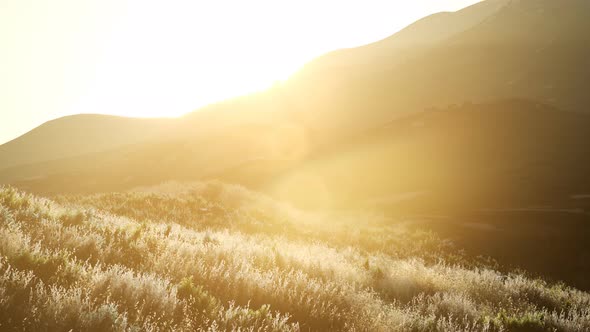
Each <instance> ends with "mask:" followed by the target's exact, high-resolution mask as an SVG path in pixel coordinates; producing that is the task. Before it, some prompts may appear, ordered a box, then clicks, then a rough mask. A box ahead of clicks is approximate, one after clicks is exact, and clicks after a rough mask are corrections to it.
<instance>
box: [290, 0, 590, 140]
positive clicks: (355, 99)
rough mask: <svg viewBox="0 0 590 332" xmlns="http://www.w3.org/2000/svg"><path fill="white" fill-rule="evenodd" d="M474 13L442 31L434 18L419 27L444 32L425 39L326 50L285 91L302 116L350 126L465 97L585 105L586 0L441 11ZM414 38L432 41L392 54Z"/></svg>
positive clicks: (588, 64)
mask: <svg viewBox="0 0 590 332" xmlns="http://www.w3.org/2000/svg"><path fill="white" fill-rule="evenodd" d="M492 5H493V6H492ZM481 8H483V9H486V10H484V11H482V10H481ZM466 11H467V12H466ZM471 11H475V12H476V13H477V14H478V15H477V18H478V19H477V20H475V19H472V20H467V21H468V22H469V24H462V25H460V28H461V29H459V28H457V29H448V30H445V29H437V27H438V24H437V23H436V21H437V20H438V19H437V18H436V16H435V17H431V18H429V19H424V20H423V21H420V22H419V23H417V24H418V25H425V26H428V27H429V28H430V29H427V28H426V27H422V28H420V29H417V30H419V31H431V30H432V31H434V30H441V31H443V33H442V36H444V37H442V38H435V39H434V40H427V39H426V40H424V39H422V38H421V34H420V33H417V34H415V36H412V34H411V31H412V29H410V28H408V29H406V31H402V32H400V33H399V34H396V35H394V36H392V37H390V38H389V39H386V40H384V41H382V42H378V43H376V44H372V45H369V46H365V47H361V48H357V49H351V50H342V51H338V52H335V53H334V54H332V55H327V56H325V57H323V58H321V59H320V60H318V61H317V62H316V63H312V64H311V65H310V66H308V67H307V68H304V69H303V70H302V71H301V72H300V73H299V74H298V75H296V76H295V77H294V78H293V79H292V80H291V81H290V82H288V84H287V87H286V88H285V91H286V92H285V93H286V94H288V95H289V98H290V99H291V100H296V101H297V102H296V103H297V105H298V111H299V112H301V113H305V112H309V113H313V114H317V115H315V116H316V118H321V119H322V121H321V123H323V124H326V126H329V127H330V128H345V129H343V130H344V131H349V130H350V128H358V126H360V125H365V126H367V127H371V126H374V125H375V124H379V123H383V121H388V120H391V119H393V118H395V117H396V116H399V115H400V114H403V113H407V112H413V111H417V110H423V109H424V108H427V107H432V106H441V105H449V104H455V103H457V104H460V103H463V102H466V101H471V102H482V101H483V102H485V101H491V100H497V99H500V100H501V99H507V98H524V99H530V100H535V101H540V102H543V103H546V104H550V105H554V106H557V107H558V108H560V109H563V110H570V111H582V112H585V111H587V107H586V105H588V104H589V103H590V99H589V98H590V97H589V95H588V94H587V93H586V92H585V87H586V86H588V85H589V84H590V35H589V34H588V33H587V31H590V5H589V3H588V2H587V1H580V0H566V1H537V0H522V1H509V2H507V3H505V2H493V1H491V2H490V1H486V2H483V3H482V4H479V5H477V6H474V7H472V8H468V9H465V10H463V11H460V12H458V13H454V14H439V16H440V17H441V18H440V19H441V20H443V21H446V20H447V19H448V20H449V21H453V22H454V21H455V20H456V19H459V20H460V19H462V18H463V16H462V15H464V14H465V13H471ZM482 13H483V14H487V16H486V15H482ZM482 17H485V18H482ZM460 21H461V20H460ZM475 22H479V23H477V24H474V23H475ZM444 25H445V26H452V25H450V24H447V23H446V22H444ZM463 28H466V29H463ZM408 30H409V32H408ZM458 30H460V32H457V33H455V32H456V31H458ZM450 31H452V33H446V32H450ZM408 34H409V35H410V36H412V37H414V38H415V39H416V40H417V41H420V40H423V42H422V44H424V45H426V46H423V47H416V48H410V51H401V52H398V51H390V50H391V49H393V50H395V49H396V47H395V45H396V44H397V42H396V41H397V40H398V39H400V40H401V41H400V42H399V44H401V45H408V42H407V40H412V38H411V37H409V36H408ZM432 35H434V36H436V35H437V34H432ZM390 46H391V47H392V48H389V47H390ZM401 48H402V49H403V47H401ZM293 103H295V102H293ZM334 130H336V129H334Z"/></svg>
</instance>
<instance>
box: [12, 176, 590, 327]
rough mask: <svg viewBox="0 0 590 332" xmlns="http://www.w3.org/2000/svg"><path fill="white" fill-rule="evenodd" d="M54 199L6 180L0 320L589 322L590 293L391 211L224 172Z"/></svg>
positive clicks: (21, 323) (45, 323)
mask: <svg viewBox="0 0 590 332" xmlns="http://www.w3.org/2000/svg"><path fill="white" fill-rule="evenodd" d="M57 201H58V203H56V202H54V201H49V200H46V199H42V198H36V197H33V196H29V195H26V194H23V193H21V192H18V191H16V190H14V189H11V188H4V189H1V190H0V329H1V330H27V331H44V330H49V331H69V330H76V331H77V330H83V331H92V330H95V331H109V330H113V331H182V330H185V331H193V330H203V331H217V330H238V329H240V330H251V331H258V330H262V331H290V330H293V331H299V330H304V331H307V330H322V331H323V330H337V331H339V330H344V331H392V330H393V331H553V330H559V331H587V330H590V309H588V308H590V294H587V293H584V292H580V291H577V290H575V289H571V288H568V287H566V286H564V285H550V284H547V283H546V282H544V281H542V280H537V279H530V278H528V277H525V276H523V275H520V274H502V273H500V272H497V271H495V270H493V269H491V268H485V267H482V265H481V263H478V262H470V261H468V260H467V259H466V258H465V257H463V256H462V255H461V254H460V251H458V250H455V249H454V248H453V247H452V246H450V245H449V244H448V243H447V242H445V241H442V240H440V239H438V238H436V236H434V235H433V234H431V233H427V232H417V231H411V230H410V229H409V228H407V227H405V226H404V224H391V223H386V222H385V221H384V220H382V219H381V218H376V217H368V216H337V217H338V219H337V221H336V218H337V217H336V216H334V215H317V214H309V213H304V212H301V211H297V210H295V209H292V208H290V207H288V206H285V205H281V204H279V203H276V202H274V201H272V200H270V199H268V198H266V197H263V196H260V195H258V194H255V193H251V192H248V191H246V190H244V189H242V188H240V187H234V186H225V185H222V184H219V183H206V184H197V185H194V186H191V187H187V188H184V190H182V191H180V192H179V193H176V194H172V193H161V192H153V191H152V192H134V193H115V194H105V195H98V196H90V197H61V198H58V199H57Z"/></svg>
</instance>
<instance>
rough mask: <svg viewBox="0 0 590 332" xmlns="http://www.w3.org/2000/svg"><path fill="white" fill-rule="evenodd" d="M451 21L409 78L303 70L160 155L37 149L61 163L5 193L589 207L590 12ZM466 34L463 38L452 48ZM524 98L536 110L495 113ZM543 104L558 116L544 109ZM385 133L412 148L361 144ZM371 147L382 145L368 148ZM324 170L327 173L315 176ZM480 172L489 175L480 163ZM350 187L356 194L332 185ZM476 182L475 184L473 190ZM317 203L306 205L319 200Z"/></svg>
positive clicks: (537, 2) (186, 129)
mask: <svg viewBox="0 0 590 332" xmlns="http://www.w3.org/2000/svg"><path fill="white" fill-rule="evenodd" d="M441 15H442V16H441V19H443V20H447V18H448V19H449V20H451V21H449V22H452V20H454V18H457V19H458V20H460V23H457V24H454V25H453V24H450V23H449V24H446V23H445V24H444V26H448V27H449V28H448V29H447V31H446V32H445V31H443V32H441V33H440V34H439V35H438V37H437V38H435V42H433V41H432V40H430V41H429V43H430V42H433V43H434V45H432V46H430V47H428V49H421V50H420V51H419V52H417V53H415V54H414V55H412V56H411V57H410V58H408V59H405V60H404V61H403V63H401V64H399V65H395V66H390V67H388V66H384V65H383V63H382V62H380V61H369V62H368V63H367V64H357V63H351V64H350V65H349V66H345V67H342V68H340V69H338V70H335V71H329V72H322V71H316V70H314V69H313V68H312V67H308V68H304V70H303V71H302V72H301V73H299V74H297V75H295V76H294V77H293V78H292V79H290V80H289V81H287V82H286V83H285V84H281V85H277V86H275V87H273V88H272V89H269V90H268V91H266V92H264V93H259V94H255V95H250V96H245V97H240V98H235V99H232V100H228V101H225V102H221V103H218V104H215V105H211V106H209V107H206V108H205V109H203V110H201V111H198V112H195V113H193V114H189V115H187V116H185V117H184V118H182V119H180V120H179V121H178V123H175V124H174V126H173V128H172V129H170V130H168V131H166V133H165V134H160V135H157V137H156V139H155V140H153V141H141V142H138V144H136V145H133V146H130V145H124V144H123V142H125V141H126V140H127V139H128V138H129V137H128V136H123V137H124V138H125V137H127V138H125V139H121V138H116V137H114V136H113V141H115V143H113V144H112V145H111V147H110V148H109V149H107V148H106V147H105V149H104V150H103V149H99V148H97V147H96V146H93V143H92V144H91V143H85V144H81V145H80V146H82V147H83V148H84V147H87V148H88V149H90V148H92V149H94V150H95V151H103V152H101V153H97V154H93V155H86V156H80V155H79V154H78V155H77V156H76V155H75V154H73V153H69V154H66V153H64V152H63V151H69V150H73V151H75V150H76V149H62V150H59V149H55V148H51V147H48V146H46V145H39V146H40V147H42V149H40V150H43V151H45V152H43V153H48V154H50V155H51V156H53V157H55V158H53V159H57V160H54V161H48V162H44V163H38V164H31V165H29V166H27V167H12V168H10V169H5V170H4V171H1V172H0V182H2V183H8V182H9V183H16V184H18V185H19V186H21V187H23V188H27V189H31V190H35V191H41V192H53V193H57V192H60V191H80V190H81V191H85V192H92V191H111V190H120V189H125V188H130V187H133V186H138V185H144V184H155V183H158V182H161V181H166V180H195V179H202V178H211V177H220V178H223V179H231V181H234V182H240V183H245V184H247V185H249V186H253V187H257V188H262V189H265V190H273V188H271V187H272V186H270V185H271V184H272V183H273V182H276V183H277V186H278V187H281V188H289V185H288V184H286V183H285V182H283V181H291V182H294V183H295V184H296V185H297V186H296V187H294V189H293V191H292V192H297V190H301V191H303V192H304V193H305V192H307V191H310V190H311V189H309V188H312V189H313V190H311V191H314V190H315V192H318V193H319V192H322V191H324V190H325V191H326V193H330V192H332V191H334V192H336V193H337V196H336V197H335V199H334V200H335V201H336V202H340V203H341V202H355V203H358V202H359V201H361V198H362V199H363V200H367V199H377V200H379V201H387V200H388V197H389V198H392V197H393V198H395V199H393V200H394V201H398V200H400V199H402V198H404V199H403V201H404V202H408V201H409V200H407V199H406V198H407V197H414V196H416V197H421V198H420V199H424V197H426V196H424V195H422V194H420V195H418V194H419V193H423V192H436V193H437V194H436V195H431V196H428V197H438V198H444V199H446V198H449V197H450V198H452V199H453V200H455V201H453V202H450V201H448V200H447V201H442V200H441V201H438V200H436V199H434V200H432V201H428V202H426V201H424V204H422V205H420V204H415V205H414V207H416V208H420V209H423V208H424V206H429V207H434V206H437V207H440V209H444V210H448V209H451V208H452V209H464V208H482V207H485V206H486V205H489V204H490V202H493V203H494V204H496V203H497V204H498V205H502V206H503V207H504V206H508V205H510V204H517V205H518V206H522V205H527V204H537V203H535V202H540V201H541V200H543V199H545V198H546V200H547V201H551V202H554V201H559V200H563V199H564V198H563V197H566V196H567V195H570V194H571V195H578V194H580V195H587V194H588V193H586V192H584V191H589V192H590V190H589V189H588V188H587V186H586V184H587V175H586V173H587V172H586V171H585V168H584V167H585V166H586V165H588V160H587V158H586V157H585V156H586V155H589V153H588V148H587V143H586V142H588V141H590V137H589V136H587V135H588V134H586V133H587V132H588V128H590V123H588V120H587V119H588V117H587V116H585V115H583V114H576V113H573V112H568V111H571V110H575V111H580V113H583V112H588V111H589V110H590V109H589V108H588V106H587V105H590V100H588V98H590V94H588V93H586V91H585V87H587V86H590V81H589V79H590V42H588V41H589V40H590V36H589V34H587V31H590V5H589V2H587V1H581V0H563V1H559V2H554V1H545V0H520V1H509V2H508V3H506V2H503V1H492V0H488V1H486V2H483V3H481V4H478V5H476V6H473V7H470V8H468V9H466V10H464V11H460V12H458V13H455V14H441ZM437 20H438V18H436V19H435V18H430V19H425V20H423V21H422V22H421V23H419V24H417V25H414V27H413V28H408V29H407V30H406V31H405V32H400V34H398V36H397V37H396V36H394V37H392V38H391V39H389V41H387V40H386V41H383V42H382V43H386V42H387V43H390V42H391V43H394V41H395V40H397V39H396V38H400V39H399V40H407V39H408V38H409V37H404V36H406V35H407V34H410V33H413V34H415V35H416V36H418V37H420V36H422V37H420V38H424V36H425V35H427V32H428V31H435V30H441V29H440V26H439V24H441V23H437V22H438V21H437ZM477 22H479V23H477ZM430 24H432V26H431V28H427V26H428V25H430ZM437 27H438V28H437ZM459 27H460V28H459ZM587 28H588V29H587ZM464 29H466V30H464ZM442 30H444V29H442ZM412 31H414V32H412ZM456 31H460V32H458V33H456V34H453V33H455V32H456ZM451 34H453V35H452V36H449V35H451ZM400 36H401V37H400ZM418 37H416V38H418ZM418 39H419V38H418ZM378 44H379V43H378ZM367 47H371V46H367ZM328 58H329V57H328ZM513 97H526V98H524V99H526V100H530V101H529V102H520V103H516V102H513V103H506V102H504V103H498V102H497V101H498V100H510V99H511V98H513ZM469 100H472V101H473V102H474V103H475V104H476V105H478V104H480V103H484V105H488V106H474V105H472V106H465V107H464V111H462V112H458V111H457V112H453V111H450V112H442V113H438V112H430V111H428V112H425V113H423V114H430V115H431V116H432V117H433V118H437V119H439V120H440V121H441V122H436V123H437V125H436V126H433V127H432V128H430V130H425V129H424V128H423V129H421V130H420V131H418V132H416V133H414V134H412V135H409V136H404V135H402V134H401V133H404V132H406V133H407V132H410V133H413V131H411V130H410V129H408V128H414V127H412V126H410V125H405V127H404V126H402V125H401V124H403V123H404V122H403V121H410V120H407V119H411V121H412V123H414V122H416V123H420V122H421V120H419V119H417V118H416V119H414V118H412V116H423V115H419V112H421V111H423V110H424V109H427V108H429V107H432V106H437V107H442V108H443V109H446V108H447V105H452V104H463V102H464V101H469ZM586 101H587V102H586ZM539 102H541V103H542V104H543V105H558V107H556V108H551V107H548V106H536V105H537V104H538V103H539ZM467 105H469V104H467ZM537 108H540V109H541V110H543V111H539V110H538V109H537ZM452 109H453V108H452V107H451V110H452ZM472 111H473V112H472ZM486 112H488V113H490V114H487V113H486ZM473 114H475V115H477V116H472V115H473ZM399 121H401V122H399ZM429 121H430V120H429ZM386 123H392V125H393V126H402V127H401V129H400V132H398V131H397V129H396V130H394V129H392V132H386V133H385V134H383V136H380V137H381V138H379V140H377V138H372V137H373V136H370V135H366V136H365V134H364V133H372V132H384V130H383V127H384V125H385V124H386ZM492 124H495V125H496V127H493V126H491V125H492ZM462 126H463V127H462ZM465 126H466V127H465ZM417 128H421V127H419V126H418V127H417ZM541 128H545V129H546V131H547V132H544V131H543V130H541ZM416 130H417V129H416ZM138 131H139V132H141V133H143V132H144V131H143V128H140V129H138ZM102 132H104V130H103V131H102ZM61 133H67V130H64V131H62V132H60V134H61ZM64 135H65V134H64ZM359 135H360V136H359ZM461 135H462V136H461ZM97 137H98V138H97V141H98V142H102V139H101V138H100V135H98V136H97ZM130 137H136V136H133V135H131V136H130ZM115 138H116V139H115ZM369 138H370V142H371V143H370V144H365V145H359V144H361V142H362V141H363V140H365V139H369ZM107 139H111V137H109V138H107ZM48 141H49V140H48ZM127 141H128V140H127ZM498 142H501V143H498ZM67 143H68V144H73V143H70V142H67ZM11 144H13V143H11ZM101 144H102V143H101ZM103 146H104V145H103ZM337 147H340V148H338V149H337ZM53 150H55V151H53ZM545 150H546V151H545ZM60 151H62V152H60ZM443 151H448V152H449V153H448V154H442V152H443ZM519 151H520V152H519ZM498 154H500V155H498ZM29 155H34V153H29ZM505 155H506V156H508V157H505ZM60 156H61V157H62V159H59V157H60ZM68 156H69V157H70V158H67V159H64V158H63V157H68ZM313 156H317V160H321V163H320V162H319V161H318V163H319V164H314V163H313V160H316V159H313V158H314V157H313ZM474 156H477V157H478V158H479V159H471V158H473V157H474ZM45 160H47V159H45ZM366 160H373V163H371V164H366V163H365V161H366ZM510 162H513V163H510ZM507 168H508V169H507ZM308 169H310V170H312V171H313V172H319V173H318V174H319V175H318V176H320V178H323V177H325V178H326V179H327V180H326V181H327V182H326V188H316V187H313V186H311V185H313V184H317V183H321V181H315V180H313V179H317V178H316V177H314V176H312V177H309V179H311V180H309V181H299V180H297V179H301V178H300V177H297V176H295V175H297V174H303V173H301V172H306V170H308ZM456 169H460V170H462V171H464V172H459V173H456ZM471 172H473V173H471ZM503 172H508V173H507V174H504V173H503ZM338 174H344V175H347V176H349V178H346V177H345V176H344V175H343V178H339V177H335V176H336V175H338ZM502 174H504V175H502ZM291 175H293V176H292V177H291ZM465 176H470V178H469V180H467V181H462V180H461V179H463V178H464V177H465ZM290 179H296V180H290ZM523 179H524V180H523ZM322 181H323V180H322ZM519 181H526V183H525V184H526V186H522V187H519V186H518V185H516V189H514V186H515V183H517V182H519ZM304 183H307V184H310V187H309V188H306V187H305V186H303V185H302V184H304ZM455 184H457V185H458V186H459V187H457V191H454V189H453V188H454V185H455ZM466 186H467V187H466ZM297 188H299V189H297ZM279 189H280V188H279ZM316 189H317V190H316ZM569 191H571V192H569ZM467 193H469V194H467ZM279 194H280V193H279ZM330 195H331V194H330ZM398 195H402V196H398ZM304 196H305V195H304ZM307 196H308V197H303V198H304V200H303V201H305V199H312V200H313V198H314V196H313V195H307ZM365 198H367V199H365ZM438 198H437V199H438ZM321 201H322V200H317V202H321ZM328 201H329V200H328ZM412 201H413V202H417V201H418V200H412ZM302 203H304V204H306V203H307V202H302ZM347 204H348V203H347ZM404 204H406V203H404ZM560 204H561V203H560ZM568 204H569V203H568ZM398 207H399V206H397V207H396V208H398ZM408 209H409V206H408ZM408 211H409V210H408Z"/></svg>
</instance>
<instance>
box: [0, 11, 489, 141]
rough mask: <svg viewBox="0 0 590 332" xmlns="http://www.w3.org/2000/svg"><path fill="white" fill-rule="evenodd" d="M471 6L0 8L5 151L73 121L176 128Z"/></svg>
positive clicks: (0, 113)
mask: <svg viewBox="0 0 590 332" xmlns="http://www.w3.org/2000/svg"><path fill="white" fill-rule="evenodd" d="M476 2H478V1H477V0H412V1H397V0H362V1H361V0H358V1H346V0H282V1H281V0H234V1H230V0H209V1H202V0H160V1H150V0H95V1H92V0H0V144H1V143H3V142H6V141H8V140H10V139H12V138H15V137H16V136H18V135H21V134H23V133H25V132H26V131H28V130H30V129H32V128H34V127H35V126H37V125H39V124H41V123H43V122H45V121H47V120H50V119H54V118H57V117H60V116H64V115H68V114H76V113H105V114H118V115H126V116H177V115H180V114H183V113H187V112H190V111H192V110H195V109H197V108H199V107H200V106H203V105H205V104H208V103H211V102H214V101H217V100H221V99H224V98H227V97H231V96H235V95H240V94H244V93H248V92H251V91H255V90H260V89H263V88H265V87H267V86H269V85H270V84H272V83H273V82H274V81H277V80H281V79H284V78H286V77H287V76H288V75H289V74H290V73H292V72H293V71H295V70H297V69H298V68H299V67H300V66H301V65H302V64H304V63H305V62H306V61H309V60H310V59H312V58H313V57H315V56H318V55H320V54H322V53H325V52H327V51H330V50H333V49H336V48H341V47H351V46H357V45H361V44H366V43H369V42H372V41H375V40H378V39H381V38H384V37H387V36H389V35H391V34H393V33H394V32H396V31H398V30H399V29H401V28H403V27H404V26H406V25H408V24H410V23H412V22H413V21H415V20H417V19H419V18H421V17H423V16H426V15H428V14H430V13H434V12H438V11H453V10H457V9H460V8H462V7H465V6H467V5H470V4H473V3H476Z"/></svg>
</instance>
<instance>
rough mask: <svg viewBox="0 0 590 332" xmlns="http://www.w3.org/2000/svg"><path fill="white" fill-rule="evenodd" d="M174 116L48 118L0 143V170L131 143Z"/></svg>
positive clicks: (156, 132)
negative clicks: (30, 129)
mask: <svg viewBox="0 0 590 332" xmlns="http://www.w3.org/2000/svg"><path fill="white" fill-rule="evenodd" d="M173 122H174V120H168V119H130V118H122V117H115V116H106V115H75V116H68V117H64V118H60V119H57V120H53V121H49V122H47V123H45V124H43V125H42V126H39V127H38V128H36V129H33V130H32V131H30V132H28V133H27V134H25V135H23V136H21V137H19V138H17V139H14V140H12V141H10V142H8V143H6V144H3V145H0V170H1V169H6V168H11V167H15V166H21V165H26V164H34V163H39V162H44V161H48V160H58V159H62V158H68V157H74V156H79V155H84V154H90V153H95V152H101V151H107V150H111V149H114V148H117V147H121V146H125V145H129V144H135V143H139V142H142V141H144V140H146V139H149V138H154V137H157V136H159V135H160V134H162V132H163V131H164V130H166V129H167V128H168V127H170V126H171V124H172V123H173Z"/></svg>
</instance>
